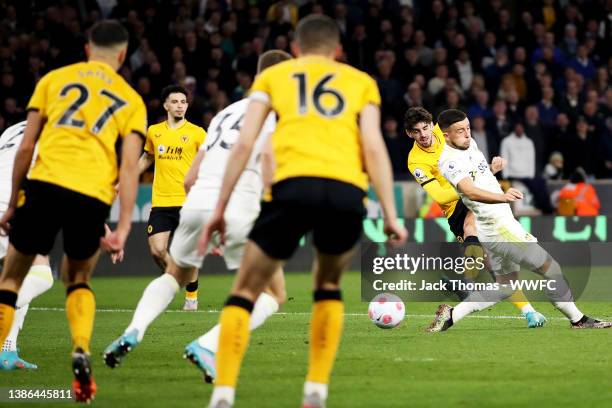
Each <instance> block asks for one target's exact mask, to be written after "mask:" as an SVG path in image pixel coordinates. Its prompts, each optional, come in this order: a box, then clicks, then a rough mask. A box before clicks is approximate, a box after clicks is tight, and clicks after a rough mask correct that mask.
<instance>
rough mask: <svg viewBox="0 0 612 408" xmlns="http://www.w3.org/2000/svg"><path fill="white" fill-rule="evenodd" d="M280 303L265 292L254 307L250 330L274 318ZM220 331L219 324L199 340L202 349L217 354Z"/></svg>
mask: <svg viewBox="0 0 612 408" xmlns="http://www.w3.org/2000/svg"><path fill="white" fill-rule="evenodd" d="M278 307H279V305H278V302H277V301H276V299H274V297H272V296H270V295H268V294H267V293H265V292H263V293H262V294H261V295H259V297H258V298H257V301H256V302H255V306H253V312H252V313H251V320H250V329H251V331H253V330H255V329H256V328H258V327H259V326H261V325H262V324H263V323H264V322H265V321H266V320H267V319H268V317H270V316H272V315H273V314H274V313H276V312H277V311H278ZM219 331H220V326H219V325H218V324H217V325H215V327H213V328H212V329H210V330H209V331H207V332H206V333H204V334H203V335H202V336H200V338H199V339H198V343H199V344H200V346H201V347H204V348H205V349H208V350H210V351H212V352H213V353H216V352H217V350H218V348H219Z"/></svg>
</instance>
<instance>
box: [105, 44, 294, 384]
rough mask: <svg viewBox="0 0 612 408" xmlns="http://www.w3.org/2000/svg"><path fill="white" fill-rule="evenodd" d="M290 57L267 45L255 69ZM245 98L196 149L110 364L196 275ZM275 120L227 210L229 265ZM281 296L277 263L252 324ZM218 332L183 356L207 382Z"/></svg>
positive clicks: (254, 198) (248, 222) (250, 210)
mask: <svg viewBox="0 0 612 408" xmlns="http://www.w3.org/2000/svg"><path fill="white" fill-rule="evenodd" d="M290 58H291V55H289V54H287V53H286V52H283V51H277V50H271V51H267V52H265V53H263V54H262V55H261V56H260V57H259V64H258V71H262V70H264V69H266V68H267V67H269V66H272V65H275V64H278V63H280V62H282V61H285V60H288V59H290ZM248 103H249V101H248V99H243V100H241V101H238V102H235V103H233V104H231V105H230V106H228V107H227V108H225V109H223V110H222V111H221V112H219V113H218V114H217V115H216V116H215V117H214V118H213V120H212V121H211V123H210V129H211V137H210V138H209V139H208V141H207V142H206V143H205V144H204V145H203V146H202V148H201V149H200V151H199V152H198V155H197V157H196V159H195V160H194V163H193V166H192V168H191V169H190V170H189V173H188V174H187V178H186V179H185V188H186V189H187V190H189V193H188V194H187V200H186V201H185V204H184V205H183V208H182V209H181V214H180V223H179V226H178V228H177V229H176V233H175V236H174V239H173V241H172V245H171V246H170V256H169V257H168V258H167V260H168V266H167V268H166V273H164V274H163V275H162V276H160V277H158V278H156V279H154V280H153V281H152V282H151V283H150V284H149V285H148V286H147V288H146V289H145V291H144V293H143V294H142V297H141V298H140V301H139V302H138V306H137V307H136V310H135V312H134V316H133V317H132V321H131V322H130V324H129V325H128V327H127V328H126V329H125V330H124V332H123V334H122V335H121V336H120V337H119V338H118V339H116V340H115V341H114V342H112V343H111V344H110V345H109V346H108V347H107V348H106V350H105V351H104V361H105V362H106V364H107V365H108V366H109V367H111V368H114V367H115V366H117V365H118V364H119V363H120V362H121V361H122V360H123V358H124V357H125V356H126V355H127V354H128V353H129V352H130V351H132V350H133V349H134V348H135V347H136V346H137V345H138V344H140V342H141V341H142V339H143V337H144V334H145V332H146V330H147V328H148V327H149V325H150V324H151V323H152V322H153V320H154V319H156V318H157V317H158V316H159V315H160V314H161V313H163V311H164V310H166V308H167V307H168V305H169V304H170V302H171V301H172V299H173V298H174V296H175V295H176V292H177V290H178V289H179V287H181V286H185V285H186V284H187V283H188V282H189V281H190V279H191V278H192V277H193V276H194V275H195V276H197V274H198V269H199V268H200V267H201V266H202V262H203V261H204V256H203V255H200V254H198V248H197V245H198V238H199V237H200V234H201V232H202V228H203V227H204V224H205V223H206V222H207V221H208V219H210V217H211V215H212V213H213V210H214V208H215V203H216V202H217V198H218V196H219V190H220V188H221V182H222V180H223V173H224V171H225V168H226V166H227V163H228V159H229V156H230V152H231V148H232V146H233V145H234V144H235V143H236V140H237V139H238V134H239V132H240V127H241V125H242V120H243V119H244V114H245V112H246V108H247V106H248ZM274 126H275V118H274V115H273V114H270V115H268V118H267V119H266V122H265V124H264V127H263V129H262V130H261V134H260V137H259V139H258V140H257V144H256V146H255V148H254V149H253V153H252V154H251V157H250V159H249V162H248V165H247V167H246V168H245V170H244V172H243V174H242V176H241V178H240V181H239V182H238V185H237V186H236V189H235V194H234V195H233V196H232V200H231V202H230V205H229V209H228V211H227V213H226V218H227V225H228V234H227V239H226V240H225V243H224V245H223V246H222V248H221V249H222V251H223V257H224V259H225V263H226V265H227V268H228V269H237V268H238V266H239V265H240V260H241V259H242V256H243V253H244V246H245V243H246V241H247V236H248V234H249V232H250V231H251V228H252V227H253V223H254V222H255V219H256V218H257V215H258V214H259V211H260V199H261V193H262V190H263V184H264V183H263V178H264V174H265V175H266V176H265V177H266V178H268V179H269V178H271V176H267V175H268V174H271V173H272V167H273V163H272V161H273V159H272V158H271V152H268V151H267V150H265V146H267V143H268V140H269V137H270V134H271V133H272V132H273V131H274ZM268 184H269V182H268ZM215 244H216V245H218V244H219V243H218V242H216V243H215ZM211 247H212V245H211ZM209 249H213V248H209ZM284 298H285V281H284V277H283V272H282V269H281V268H280V267H279V269H278V271H277V272H276V273H275V276H274V278H273V279H272V282H271V284H270V285H269V287H268V288H267V290H266V292H264V293H262V294H261V295H260V296H259V298H258V300H257V302H256V303H255V308H254V311H253V318H252V319H251V330H253V329H255V328H257V327H259V326H260V325H261V324H263V323H264V321H265V320H266V319H267V318H268V317H270V316H271V315H272V314H274V313H275V312H276V311H277V310H278V308H279V304H280V303H283V302H284ZM218 337H219V328H218V326H215V327H213V328H212V329H211V330H210V331H209V332H207V333H206V334H204V335H203V336H201V337H200V338H199V339H198V340H196V341H194V342H192V343H191V344H189V345H188V346H187V348H186V350H185V356H186V357H188V358H189V359H190V361H192V362H193V363H194V364H196V365H197V366H198V368H200V369H201V370H202V371H203V372H204V376H205V379H206V381H207V382H212V381H213V380H214V378H215V353H216V352H217V348H218Z"/></svg>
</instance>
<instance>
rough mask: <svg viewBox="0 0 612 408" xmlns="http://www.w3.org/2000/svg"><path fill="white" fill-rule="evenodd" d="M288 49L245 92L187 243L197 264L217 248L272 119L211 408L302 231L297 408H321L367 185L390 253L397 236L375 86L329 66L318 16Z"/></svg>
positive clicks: (334, 44)
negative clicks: (207, 212) (204, 211)
mask: <svg viewBox="0 0 612 408" xmlns="http://www.w3.org/2000/svg"><path fill="white" fill-rule="evenodd" d="M296 39H297V42H296V44H294V45H293V47H294V49H293V51H294V53H295V54H296V55H298V56H299V58H297V59H295V60H290V61H285V62H283V63H281V64H278V65H276V66H274V67H272V68H269V69H268V70H266V71H265V72H263V73H262V74H261V75H260V76H259V77H258V78H256V80H255V83H254V84H253V87H252V89H251V94H250V103H249V106H248V108H247V112H246V116H245V119H244V124H243V126H242V128H241V131H240V137H239V139H238V141H237V143H236V144H235V145H234V147H233V149H232V152H231V155H230V157H229V159H228V166H227V168H226V171H225V175H224V178H223V184H222V187H221V191H220V194H219V200H218V202H217V206H216V208H215V210H214V213H213V215H212V217H211V219H210V221H209V223H208V224H207V225H206V227H205V228H204V231H203V232H202V237H201V239H200V242H199V243H198V246H199V250H200V253H204V252H205V251H206V250H207V248H208V244H209V242H210V239H211V237H212V235H213V233H215V232H217V233H219V234H221V236H222V238H221V239H222V240H223V237H224V236H225V235H226V233H229V230H227V229H226V221H225V210H226V208H227V207H228V202H229V201H230V196H231V194H232V191H233V189H234V186H235V185H236V183H237V182H238V179H239V177H240V175H241V174H242V172H243V170H244V168H245V166H246V164H247V162H248V160H249V157H250V156H251V152H252V150H253V146H254V145H255V143H256V139H257V136H258V135H259V133H260V130H261V128H262V126H263V124H264V122H265V120H266V118H267V116H268V114H269V113H270V112H271V111H274V112H275V113H276V115H277V116H278V124H277V127H276V130H275V132H274V134H273V136H272V146H273V152H274V159H275V161H276V169H275V173H274V179H273V185H272V193H271V200H270V201H268V202H264V203H263V204H262V208H261V213H260V214H259V217H258V218H257V220H256V221H255V225H254V227H253V230H252V231H251V233H250V235H249V241H248V242H247V244H246V247H245V251H244V257H243V259H242V263H241V265H240V268H239V270H238V275H237V276H236V279H235V281H234V286H233V288H232V290H231V295H230V296H229V297H228V299H227V302H226V303H225V307H224V308H223V311H222V313H221V317H220V324H221V333H220V337H219V351H218V352H217V356H216V369H217V378H216V381H215V388H214V391H213V394H212V397H211V401H210V406H211V407H215V408H218V407H229V406H231V405H233V403H234V394H235V389H236V384H237V380H238V373H239V370H240V366H241V364H242V359H243V357H244V353H245V352H246V348H247V345H248V340H249V326H250V318H251V312H252V311H253V306H254V303H255V301H256V300H257V299H258V297H259V295H260V294H261V293H262V291H263V290H264V288H265V287H266V286H267V285H268V284H269V282H270V279H271V278H272V277H273V276H274V273H275V272H276V271H277V270H278V268H279V267H280V266H282V265H283V264H284V262H285V261H286V260H287V259H289V258H290V257H291V255H292V254H293V252H294V251H295V249H296V248H297V246H298V244H299V241H300V239H301V238H302V237H303V236H304V234H306V233H307V232H312V234H313V242H314V246H315V247H316V250H317V251H316V260H315V262H314V266H313V270H314V301H315V303H314V307H313V312H312V321H311V334H310V343H309V344H310V359H309V367H308V375H307V378H306V383H305V386H304V399H303V406H304V407H322V406H324V405H325V401H326V399H327V385H328V383H329V378H330V375H331V370H332V366H333V363H334V360H335V357H336V352H337V349H338V345H339V342H340V335H341V332H342V324H343V304H342V298H341V294H340V277H341V275H342V271H343V270H344V269H346V268H347V266H348V264H349V261H350V259H351V256H352V254H353V247H354V246H355V244H356V243H357V241H358V240H359V238H360V236H361V229H362V223H363V217H364V214H365V209H364V204H363V200H364V197H365V194H366V189H367V187H368V175H369V176H370V181H371V183H372V184H373V186H374V189H375V191H376V194H377V196H378V197H379V199H380V202H381V205H382V210H383V217H384V223H385V232H386V233H387V234H388V235H389V236H390V239H391V241H392V242H395V243H401V242H404V241H405V239H406V236H407V232H406V230H405V229H404V228H403V227H401V226H400V225H399V224H398V223H397V221H396V210H395V205H394V201H393V193H392V183H393V177H392V173H391V164H390V162H389V157H388V155H387V152H386V148H385V144H384V142H383V139H382V135H381V133H380V112H379V108H378V106H379V104H380V94H379V92H378V88H377V86H376V82H375V81H374V80H373V79H372V78H370V77H369V76H367V75H366V74H364V73H363V72H360V71H358V70H356V69H354V68H351V67H349V66H347V65H344V64H341V63H337V62H335V61H334V58H335V57H336V56H337V55H338V54H339V52H341V49H340V35H339V30H338V27H337V26H336V24H335V22H334V21H333V20H331V19H330V18H329V17H325V16H310V17H307V18H305V19H304V20H302V21H301V22H300V23H299V25H298V27H297V30H296ZM364 169H365V171H364Z"/></svg>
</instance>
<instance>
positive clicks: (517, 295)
mask: <svg viewBox="0 0 612 408" xmlns="http://www.w3.org/2000/svg"><path fill="white" fill-rule="evenodd" d="M508 301H510V302H512V304H513V305H514V306H516V308H517V309H518V310H521V311H522V310H523V307H525V306H527V305H528V304H529V301H528V300H527V298H526V297H525V294H524V293H523V291H522V290H517V291H516V292H514V293H513V294H512V296H510V297H509V298H508Z"/></svg>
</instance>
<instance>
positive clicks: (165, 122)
mask: <svg viewBox="0 0 612 408" xmlns="http://www.w3.org/2000/svg"><path fill="white" fill-rule="evenodd" d="M164 126H165V127H166V129H167V130H181V129H182V128H184V127H185V126H187V120H185V123H183V124H182V125H181V126H179V127H177V128H171V127H170V126H168V119H166V120H164Z"/></svg>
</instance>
